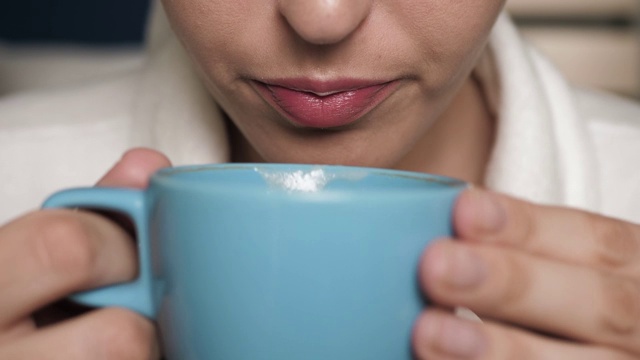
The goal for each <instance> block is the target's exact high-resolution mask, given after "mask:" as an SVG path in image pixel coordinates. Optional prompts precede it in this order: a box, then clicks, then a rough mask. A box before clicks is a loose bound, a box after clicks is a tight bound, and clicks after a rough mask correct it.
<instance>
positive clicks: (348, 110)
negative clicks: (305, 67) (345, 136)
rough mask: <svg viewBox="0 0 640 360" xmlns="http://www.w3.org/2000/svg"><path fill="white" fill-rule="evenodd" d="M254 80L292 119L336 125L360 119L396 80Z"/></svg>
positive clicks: (321, 125) (310, 124)
mask: <svg viewBox="0 0 640 360" xmlns="http://www.w3.org/2000/svg"><path fill="white" fill-rule="evenodd" d="M254 84H255V85H256V88H257V89H258V91H259V93H260V94H261V95H262V97H263V98H265V100H267V102H268V103H270V104H271V105H272V106H274V108H275V109H276V110H278V111H279V112H280V113H281V114H283V115H284V116H285V117H287V118H288V119H289V120H291V121H292V122H294V123H296V124H298V125H301V126H304V127H311V128H333V127H338V126H344V125H348V124H351V123H354V122H355V121H357V120H358V119H360V118H361V117H362V116H363V115H365V114H366V113H367V112H369V111H370V110H371V109H373V108H374V107H375V106H376V105H378V104H379V103H381V102H382V101H383V100H384V99H386V98H387V97H388V96H389V95H390V94H391V92H392V91H393V89H394V88H396V86H394V85H395V84H397V82H389V81H386V82H372V81H362V80H336V81H313V80H309V79H287V80H274V81H268V82H255V83H254Z"/></svg>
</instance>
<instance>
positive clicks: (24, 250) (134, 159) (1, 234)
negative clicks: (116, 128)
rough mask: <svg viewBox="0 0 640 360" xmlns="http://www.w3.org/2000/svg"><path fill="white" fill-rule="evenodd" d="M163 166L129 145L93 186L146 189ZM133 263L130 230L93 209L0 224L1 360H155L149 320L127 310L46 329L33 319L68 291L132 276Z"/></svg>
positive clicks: (164, 161)
mask: <svg viewBox="0 0 640 360" xmlns="http://www.w3.org/2000/svg"><path fill="white" fill-rule="evenodd" d="M169 165H170V163H169V161H168V160H167V158H166V157H165V156H164V155H162V154H159V153H157V152H155V151H152V150H147V149H135V150H131V151H129V152H127V153H126V154H125V155H124V156H123V157H122V159H121V160H120V161H119V162H118V163H117V164H116V165H115V166H114V167H113V168H112V169H111V170H110V171H109V172H108V173H107V174H106V175H105V176H104V177H103V178H102V180H100V182H99V183H98V186H114V187H116V186H117V187H132V188H144V187H146V186H147V183H148V180H149V177H150V175H151V174H152V173H153V172H155V171H156V170H157V169H159V168H161V167H166V166H169ZM136 268H137V261H136V250H135V246H134V242H133V240H132V239H131V237H130V235H129V234H128V233H127V232H126V231H125V230H124V229H123V228H122V227H121V226H119V225H117V224H116V223H115V222H113V221H112V220H110V219H108V218H106V217H103V216H101V215H98V214H95V213H90V212H85V211H74V210H64V209H52V210H40V211H35V212H33V213H30V214H27V215H24V216H22V217H19V218H17V219H16V220H13V221H11V222H9V223H7V224H5V225H3V226H2V227H0V360H5V359H7V360H19V359H29V360H31V359H50V360H57V359H60V360H76V359H77V360H80V359H82V360H86V359H104V360H107V359H117V360H128V359H131V360H134V359H135V360H148V359H158V358H159V357H160V355H159V350H158V346H157V341H156V333H155V328H154V325H153V324H152V322H151V321H149V320H148V319H146V318H144V317H143V316H140V315H138V314H136V313H134V312H132V311H129V310H125V309H116V308H104V309H97V310H94V311H89V312H86V313H84V314H83V315H80V316H76V317H72V318H68V319H65V320H63V321H59V322H56V323H54V324H51V325H48V326H44V327H39V326H38V325H37V324H36V321H35V320H34V316H33V314H34V313H36V312H37V311H39V310H40V309H42V308H45V307H47V306H49V305H50V304H52V303H54V302H56V301H58V300H60V299H62V298H65V297H67V296H68V295H69V294H71V293H74V292H77V291H81V290H87V289H91V288H95V287H98V286H104V285H109V284H113V283H117V282H124V281H129V280H132V279H133V278H135V276H136V273H137V270H136Z"/></svg>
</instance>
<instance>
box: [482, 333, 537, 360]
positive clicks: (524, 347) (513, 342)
mask: <svg viewBox="0 0 640 360" xmlns="http://www.w3.org/2000/svg"><path fill="white" fill-rule="evenodd" d="M501 330H502V331H500V332H499V333H500V334H499V335H500V336H497V337H498V338H501V339H495V341H494V347H495V348H497V349H495V351H494V352H495V354H494V355H493V356H491V357H487V359H518V360H534V359H538V356H539V354H538V352H537V351H536V349H535V348H534V346H533V344H532V343H531V342H530V341H529V338H528V337H526V336H525V335H523V334H522V333H519V332H513V331H505V330H504V329H501ZM500 343H502V346H500Z"/></svg>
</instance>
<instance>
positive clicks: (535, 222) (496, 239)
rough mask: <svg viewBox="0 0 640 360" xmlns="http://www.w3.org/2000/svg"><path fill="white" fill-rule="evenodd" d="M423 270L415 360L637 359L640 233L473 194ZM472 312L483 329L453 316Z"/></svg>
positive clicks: (615, 223)
mask: <svg viewBox="0 0 640 360" xmlns="http://www.w3.org/2000/svg"><path fill="white" fill-rule="evenodd" d="M454 225H455V230H456V237H457V238H456V239H451V240H442V241H437V242H436V243H434V244H432V245H431V246H429V247H428V248H427V250H426V252H425V254H424V256H423V259H422V262H421V265H420V269H419V271H420V278H421V283H422V286H423V288H424V289H425V291H426V293H427V294H428V296H429V298H430V299H431V300H432V305H431V306H429V308H428V309H427V310H426V311H425V312H424V314H423V315H422V316H421V317H420V318H419V319H418V321H417V323H416V327H415V331H414V349H415V352H416V354H417V356H418V358H420V359H430V360H434V359H491V360H501V359H509V360H511V359H541V360H542V359H544V360H550V359H562V360H572V359H577V360H578V359H579V360H591V359H607V360H617V359H620V360H622V359H638V358H640V226H638V225H635V224H631V223H627V222H623V221H620V220H615V219H611V218H606V217H603V216H599V215H595V214H591V213H587V212H583V211H577V210H572V209H567V208H559V207H549V206H540V205H534V204H531V203H527V202H524V201H520V200H516V199H513V198H509V197H507V196H504V195H499V194H495V193H491V192H488V191H482V190H477V189H472V190H468V191H466V192H465V193H463V194H462V195H461V196H460V198H459V200H458V202H457V204H456V207H455V211H454ZM456 306H462V307H466V308H469V309H470V310H472V311H473V312H475V313H476V314H477V315H478V316H479V317H480V318H482V319H483V323H479V322H474V321H469V320H466V319H462V318H460V317H456V316H455V315H453V313H452V312H451V311H448V310H445V309H451V308H453V307H456Z"/></svg>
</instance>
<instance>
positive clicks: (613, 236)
mask: <svg viewBox="0 0 640 360" xmlns="http://www.w3.org/2000/svg"><path fill="white" fill-rule="evenodd" d="M586 221H587V223H588V224H590V228H591V230H592V233H593V234H594V241H595V249H596V251H595V259H594V260H595V261H596V262H597V263H598V264H600V265H602V266H605V267H608V268H615V267H620V266H623V265H625V264H628V263H630V262H631V261H633V260H634V259H635V258H636V256H637V254H638V247H639V246H640V244H639V243H638V236H637V235H636V232H635V230H634V229H633V228H632V227H631V225H629V224H626V223H624V222H622V221H617V220H603V219H602V218H599V217H597V216H596V215H591V214H590V215H587V220H586Z"/></svg>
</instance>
